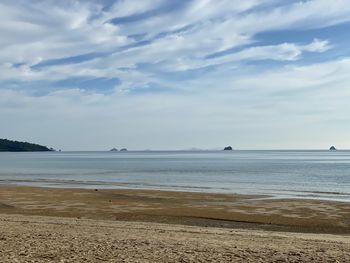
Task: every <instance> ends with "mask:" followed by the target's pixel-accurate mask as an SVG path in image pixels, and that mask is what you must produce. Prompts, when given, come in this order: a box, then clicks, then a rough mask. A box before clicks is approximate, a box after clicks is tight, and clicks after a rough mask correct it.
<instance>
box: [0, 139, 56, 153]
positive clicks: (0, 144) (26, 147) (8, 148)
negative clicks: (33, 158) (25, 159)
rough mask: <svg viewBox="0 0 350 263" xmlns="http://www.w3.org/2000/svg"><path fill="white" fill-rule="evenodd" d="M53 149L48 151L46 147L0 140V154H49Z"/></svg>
mask: <svg viewBox="0 0 350 263" xmlns="http://www.w3.org/2000/svg"><path fill="white" fill-rule="evenodd" d="M49 151H53V149H49V148H47V147H46V146H42V145H38V144H33V143H28V142H18V141H10V140H6V139H0V152H49Z"/></svg>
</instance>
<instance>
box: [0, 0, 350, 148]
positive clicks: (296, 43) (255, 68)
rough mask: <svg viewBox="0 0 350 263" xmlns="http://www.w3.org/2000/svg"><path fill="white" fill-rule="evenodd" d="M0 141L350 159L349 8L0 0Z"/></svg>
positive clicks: (315, 0)
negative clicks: (313, 153) (348, 154)
mask: <svg viewBox="0 0 350 263" xmlns="http://www.w3.org/2000/svg"><path fill="white" fill-rule="evenodd" d="M0 17H1V18H0V19H1V23H0V33H1V39H0V121H1V124H2V125H1V130H0V137H4V138H10V139H17V140H27V141H33V142H37V143H41V144H46V145H48V146H52V147H55V148H58V149H64V150H75V149H76V150H104V149H109V148H112V147H117V148H120V147H128V148H130V149H187V148H191V147H198V148H204V149H216V148H221V147H224V146H226V145H232V146H233V147H234V148H239V149H277V148H278V149H296V148H313V149H318V148H328V147H329V146H330V145H333V144H335V145H336V146H338V148H343V149H345V148H350V141H349V139H348V138H349V133H350V120H349V119H350V117H349V116H350V114H349V113H350V103H349V101H350V74H349V72H350V37H349V32H350V5H349V2H348V1H347V0H333V1H328V0H304V1H284V0H246V1H238V0H237V1H236V0H216V1H214V0H176V1H166V0H143V1H136V0H117V1H112V0H111V1H107V0H105V1H101V0H100V1H98V0H95V1H93V0H84V1H78V0H74V1H73V0H65V1H52V0H46V1H45V0H44V1H34V0H32V1H31V0H29V1H28V0H19V1H9V0H4V1H1V3H0Z"/></svg>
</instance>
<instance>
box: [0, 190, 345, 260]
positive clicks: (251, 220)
mask: <svg viewBox="0 0 350 263" xmlns="http://www.w3.org/2000/svg"><path fill="white" fill-rule="evenodd" d="M349 218H350V206H349V203H345V202H344V203H342V202H331V201H319V200H305V199H273V198H269V197H267V196H253V195H232V194H231V195H228V194H212V193H210V194H209V193H191V192H175V191H173V192H171V191H155V190H131V189H127V190H126V189H118V190H101V189H56V188H34V187H22V186H1V188H0V220H1V231H0V244H1V246H0V247H1V251H0V255H1V256H0V261H1V262H31V261H33V262H77V261H78V262H79V261H82V262H83V261H84V262H103V261H106V262H210V261H211V262H349V261H350V220H349Z"/></svg>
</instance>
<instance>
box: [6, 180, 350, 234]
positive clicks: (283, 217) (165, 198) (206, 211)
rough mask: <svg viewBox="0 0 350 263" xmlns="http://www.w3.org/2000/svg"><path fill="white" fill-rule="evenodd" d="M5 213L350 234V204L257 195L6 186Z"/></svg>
mask: <svg viewBox="0 0 350 263" xmlns="http://www.w3.org/2000/svg"><path fill="white" fill-rule="evenodd" d="M0 214H8V215H10V214H12V215H13V214H18V215H31V216H51V217H69V218H78V219H93V220H111V221H129V222H132V221H134V222H135V221H136V222H154V223H166V224H173V225H192V226H201V227H221V228H231V229H232V228H235V229H255V230H269V231H283V232H286V231H287V232H304V233H329V234H342V235H350V221H349V218H350V206H349V205H348V203H344V202H334V201H321V200H312V199H310V200H309V199H275V198H271V199H270V198H266V196H257V195H239V194H214V193H198V192H179V191H158V190H139V189H113V190H107V189H77V188H73V189H72V188H69V189H67V188H66V189H63V188H39V187H28V186H12V185H11V186H5V185H2V186H0Z"/></svg>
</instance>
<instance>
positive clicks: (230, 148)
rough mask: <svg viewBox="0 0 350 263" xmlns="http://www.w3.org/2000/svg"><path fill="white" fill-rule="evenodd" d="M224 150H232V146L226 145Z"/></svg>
mask: <svg viewBox="0 0 350 263" xmlns="http://www.w3.org/2000/svg"><path fill="white" fill-rule="evenodd" d="M224 151H232V147H231V146H227V147H225V148H224Z"/></svg>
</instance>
